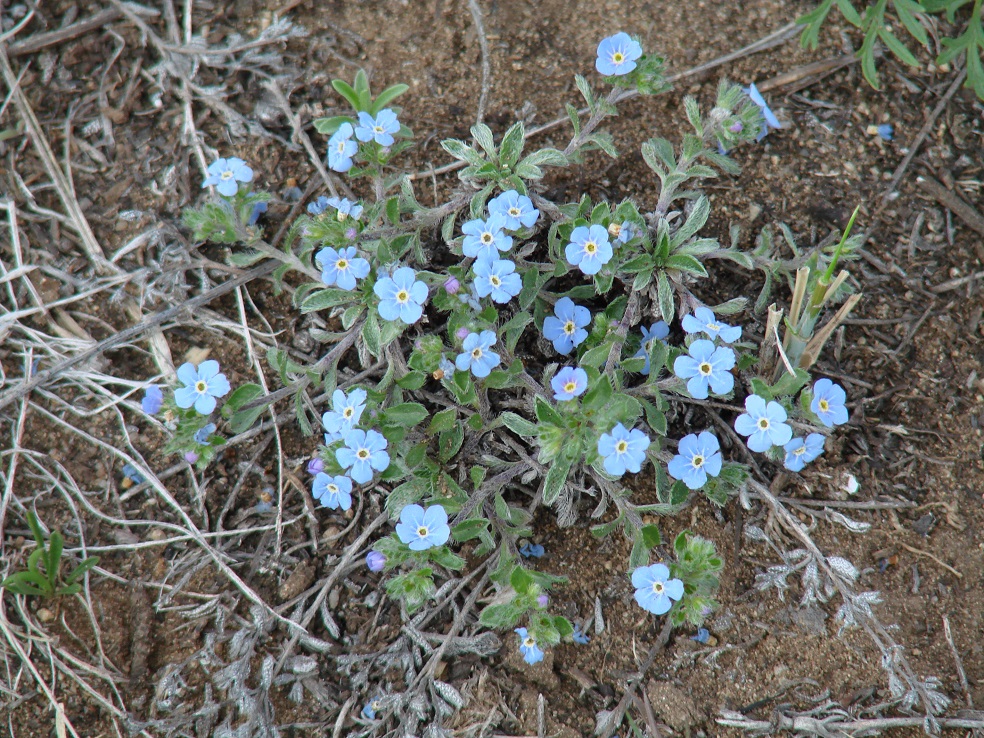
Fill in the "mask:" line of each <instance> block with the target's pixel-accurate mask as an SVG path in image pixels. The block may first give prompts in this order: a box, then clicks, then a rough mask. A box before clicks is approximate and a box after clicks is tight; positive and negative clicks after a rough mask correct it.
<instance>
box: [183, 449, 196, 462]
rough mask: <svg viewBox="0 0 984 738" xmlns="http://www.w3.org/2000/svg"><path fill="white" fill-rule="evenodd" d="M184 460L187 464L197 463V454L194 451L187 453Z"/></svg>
mask: <svg viewBox="0 0 984 738" xmlns="http://www.w3.org/2000/svg"><path fill="white" fill-rule="evenodd" d="M184 458H185V461H187V462H188V463H189V464H194V463H195V462H196V461H198V454H196V453H195V452H194V451H187V452H186V453H185V456H184Z"/></svg>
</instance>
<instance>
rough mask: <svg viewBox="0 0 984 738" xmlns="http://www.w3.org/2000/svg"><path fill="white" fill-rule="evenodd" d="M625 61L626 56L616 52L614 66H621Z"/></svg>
mask: <svg viewBox="0 0 984 738" xmlns="http://www.w3.org/2000/svg"><path fill="white" fill-rule="evenodd" d="M624 61H625V54H623V53H622V52H621V51H616V52H615V53H614V54H612V63H613V64H621V63H622V62H624Z"/></svg>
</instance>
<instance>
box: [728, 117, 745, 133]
mask: <svg viewBox="0 0 984 738" xmlns="http://www.w3.org/2000/svg"><path fill="white" fill-rule="evenodd" d="M744 129H745V124H744V123H742V122H741V121H740V120H736V121H735V122H734V123H732V124H731V125H730V126H729V127H728V130H729V131H731V132H732V133H741V132H742V131H743V130H744Z"/></svg>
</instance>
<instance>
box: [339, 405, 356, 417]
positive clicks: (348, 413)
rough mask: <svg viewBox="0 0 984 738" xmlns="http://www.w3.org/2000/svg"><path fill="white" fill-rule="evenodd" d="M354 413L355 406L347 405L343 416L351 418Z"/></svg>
mask: <svg viewBox="0 0 984 738" xmlns="http://www.w3.org/2000/svg"><path fill="white" fill-rule="evenodd" d="M353 415H355V408H354V407H347V408H345V409H344V410H342V417H343V418H345V419H346V420H348V419H349V418H351V417H352V416H353Z"/></svg>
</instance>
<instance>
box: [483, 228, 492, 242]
mask: <svg viewBox="0 0 984 738" xmlns="http://www.w3.org/2000/svg"><path fill="white" fill-rule="evenodd" d="M492 240H493V239H492V234H491V233H489V232H488V231H486V232H485V233H483V234H482V243H484V244H485V245H486V246H488V245H489V244H490V243H492Z"/></svg>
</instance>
